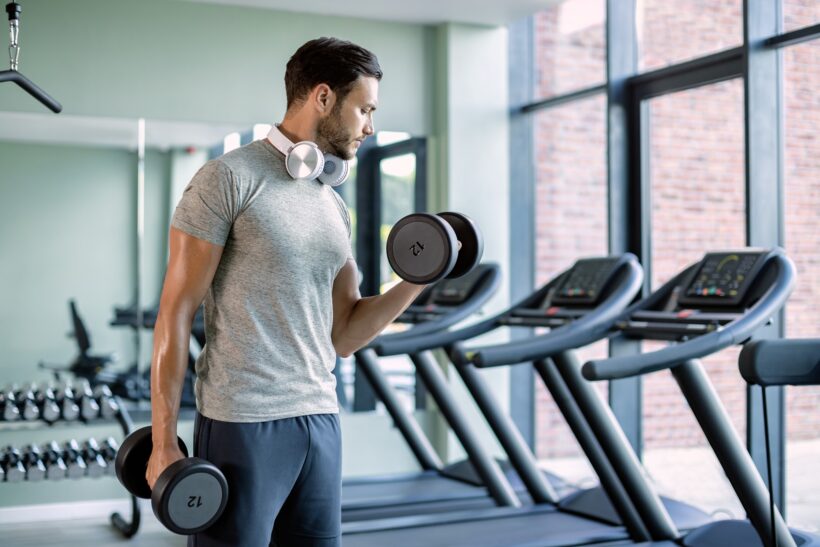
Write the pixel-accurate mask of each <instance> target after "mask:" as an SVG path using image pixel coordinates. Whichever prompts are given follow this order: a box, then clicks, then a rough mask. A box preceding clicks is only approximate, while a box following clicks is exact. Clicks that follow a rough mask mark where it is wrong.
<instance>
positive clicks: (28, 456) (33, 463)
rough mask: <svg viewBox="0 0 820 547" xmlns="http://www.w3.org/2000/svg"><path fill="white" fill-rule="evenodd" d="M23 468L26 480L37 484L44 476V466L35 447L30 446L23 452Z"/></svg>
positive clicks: (40, 455)
mask: <svg viewBox="0 0 820 547" xmlns="http://www.w3.org/2000/svg"><path fill="white" fill-rule="evenodd" d="M23 467H25V468H26V480H28V481H32V482H37V481H41V480H43V479H44V478H45V476H46V466H45V464H44V463H43V458H42V454H41V453H40V449H39V448H37V445H35V444H30V445H28V446H26V448H25V449H24V450H23Z"/></svg>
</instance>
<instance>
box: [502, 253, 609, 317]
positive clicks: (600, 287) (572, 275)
mask: <svg viewBox="0 0 820 547" xmlns="http://www.w3.org/2000/svg"><path fill="white" fill-rule="evenodd" d="M623 263H624V259H623V257H620V256H615V257H600V258H597V257H596V258H583V259H581V260H578V261H577V262H576V263H575V264H573V265H572V267H571V268H570V269H569V270H567V271H566V272H564V273H563V274H561V275H560V276H558V277H556V278H555V279H554V280H553V281H551V282H550V283H549V284H547V285H546V286H544V287H542V288H541V289H539V291H538V293H537V294H538V296H534V297H533V298H531V299H528V301H527V303H525V304H521V305H519V306H518V307H516V308H513V309H512V310H510V312H509V313H508V314H507V316H506V317H504V318H503V319H502V320H501V323H502V324H504V325H516V326H524V327H550V328H555V327H560V326H562V325H565V324H567V323H570V322H572V321H575V320H576V319H579V318H580V317H583V316H584V315H586V314H587V313H589V312H590V311H591V310H592V309H594V308H595V306H596V305H598V303H599V302H600V301H601V300H602V299H603V298H604V297H605V296H606V295H607V291H608V286H609V285H610V284H611V282H612V280H613V279H614V278H615V277H616V273H617V272H618V271H619V269H620V267H621V266H622V265H623Z"/></svg>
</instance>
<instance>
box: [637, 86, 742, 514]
mask: <svg viewBox="0 0 820 547" xmlns="http://www.w3.org/2000/svg"><path fill="white" fill-rule="evenodd" d="M649 116H650V131H651V135H650V180H651V182H650V184H651V190H650V196H651V201H652V213H651V214H652V234H651V236H652V250H651V253H652V263H651V270H652V277H651V284H652V288H653V289H655V288H658V287H659V286H660V285H661V284H662V283H663V282H665V281H666V280H668V279H669V278H670V277H671V276H672V275H674V274H675V273H677V272H678V271H680V270H681V269H683V268H684V267H685V266H687V265H688V264H691V263H693V262H696V261H698V260H700V259H701V258H702V257H703V254H704V253H705V252H706V251H708V250H720V249H731V248H738V247H743V246H744V243H745V233H746V212H745V202H746V200H745V180H744V179H745V176H744V174H745V168H744V142H743V136H744V129H743V123H744V115H743V84H742V81H741V80H739V79H738V80H732V81H728V82H722V83H718V84H713V85H708V86H703V87H699V88H696V89H692V90H688V91H684V92H680V93H675V94H672V95H665V96H662V97H658V98H656V99H652V100H651V101H650V102H649ZM660 347H663V344H659V343H646V344H644V351H652V350H655V349H659V348H660ZM738 353H739V351H738V349H737V348H731V349H728V350H725V351H723V352H720V353H719V354H717V355H713V356H710V357H708V358H706V359H704V360H703V364H704V366H705V368H706V371H707V373H708V375H709V378H710V379H711V380H712V382H713V383H714V385H715V388H716V390H717V392H718V395H719V396H720V398H721V400H722V401H723V404H724V405H725V407H726V409H727V411H728V412H729V414H730V416H731V418H732V421H733V423H734V425H735V427H736V428H737V429H738V431H739V433H740V434H741V436H742V435H744V429H745V400H746V399H745V384H744V383H743V380H742V379H741V377H740V375H739V373H738V370H737V357H738ZM643 393H644V394H643V423H644V446H645V452H644V460H645V462H646V465H647V468H648V470H649V472H650V474H651V475H652V477H653V478H654V479H655V481H656V482H657V483H658V486H659V487H660V488H661V489H662V490H663V491H664V492H665V493H667V494H669V495H671V496H672V497H677V498H683V499H685V500H686V501H689V502H691V503H694V504H695V505H697V506H699V507H701V508H703V509H705V510H707V511H721V512H728V513H731V514H733V515H734V516H735V517H741V516H742V514H743V513H742V510H741V508H740V504H739V502H738V501H737V498H736V497H735V496H734V494H733V493H732V490H731V487H730V486H729V484H728V482H727V481H726V479H725V477H724V476H723V474H722V472H721V470H720V468H719V466H718V463H717V460H716V459H715V457H714V454H713V453H712V451H711V450H710V449H709V446H708V444H707V443H706V439H705V437H704V435H703V433H702V432H701V430H700V428H699V427H698V425H697V422H696V421H695V418H694V417H693V416H692V413H691V411H690V409H689V407H688V406H687V404H686V402H685V400H684V398H683V395H682V394H681V393H680V389H679V388H678V386H677V384H676V383H675V381H674V380H673V378H672V376H671V375H670V374H669V373H666V372H663V373H658V374H652V375H649V376H647V377H645V379H644V390H643ZM700 485H702V487H701V486H700ZM695 486H697V487H695Z"/></svg>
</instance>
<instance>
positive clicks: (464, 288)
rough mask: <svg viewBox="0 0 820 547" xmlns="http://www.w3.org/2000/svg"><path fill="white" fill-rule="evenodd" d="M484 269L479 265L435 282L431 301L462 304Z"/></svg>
mask: <svg viewBox="0 0 820 547" xmlns="http://www.w3.org/2000/svg"><path fill="white" fill-rule="evenodd" d="M486 271H487V270H486V269H485V268H482V267H480V266H479V267H477V268H474V269H473V270H472V271H471V272H469V273H467V274H465V275H462V276H461V277H458V278H456V279H447V278H444V279H442V280H441V281H439V282H438V283H436V285H435V287H434V289H433V295H432V300H433V303H435V304H438V305H442V306H458V305H460V304H463V303H464V302H466V301H467V299H468V298H470V295H472V294H473V291H474V290H475V289H476V287H477V286H478V283H479V281H481V278H482V277H483V276H484V274H485V273H486Z"/></svg>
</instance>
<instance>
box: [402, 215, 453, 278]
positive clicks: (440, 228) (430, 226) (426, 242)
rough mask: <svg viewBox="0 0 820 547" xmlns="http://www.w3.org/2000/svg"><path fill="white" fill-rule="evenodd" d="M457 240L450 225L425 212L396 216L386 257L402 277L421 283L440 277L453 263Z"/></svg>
mask: <svg viewBox="0 0 820 547" xmlns="http://www.w3.org/2000/svg"><path fill="white" fill-rule="evenodd" d="M457 249H458V241H457V240H456V235H455V232H454V231H453V229H452V228H451V227H450V225H449V224H448V223H447V222H445V221H444V220H443V219H442V218H439V217H438V216H436V215H431V214H428V213H415V214H412V215H407V216H406V217H404V218H402V219H401V220H399V221H398V222H397V223H396V224H395V226H393V229H392V230H390V235H389V236H388V237H387V260H388V262H389V263H390V267H391V268H393V270H394V271H395V272H396V273H397V274H398V275H399V277H401V278H402V279H404V280H406V281H409V282H410V283H416V284H420V285H424V284H429V283H435V282H436V281H439V280H441V279H443V278H444V277H445V276H446V275H447V274H448V273H449V272H450V270H452V269H453V266H454V265H455V263H456V258H457V256H458V253H457V252H456V251H457Z"/></svg>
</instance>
